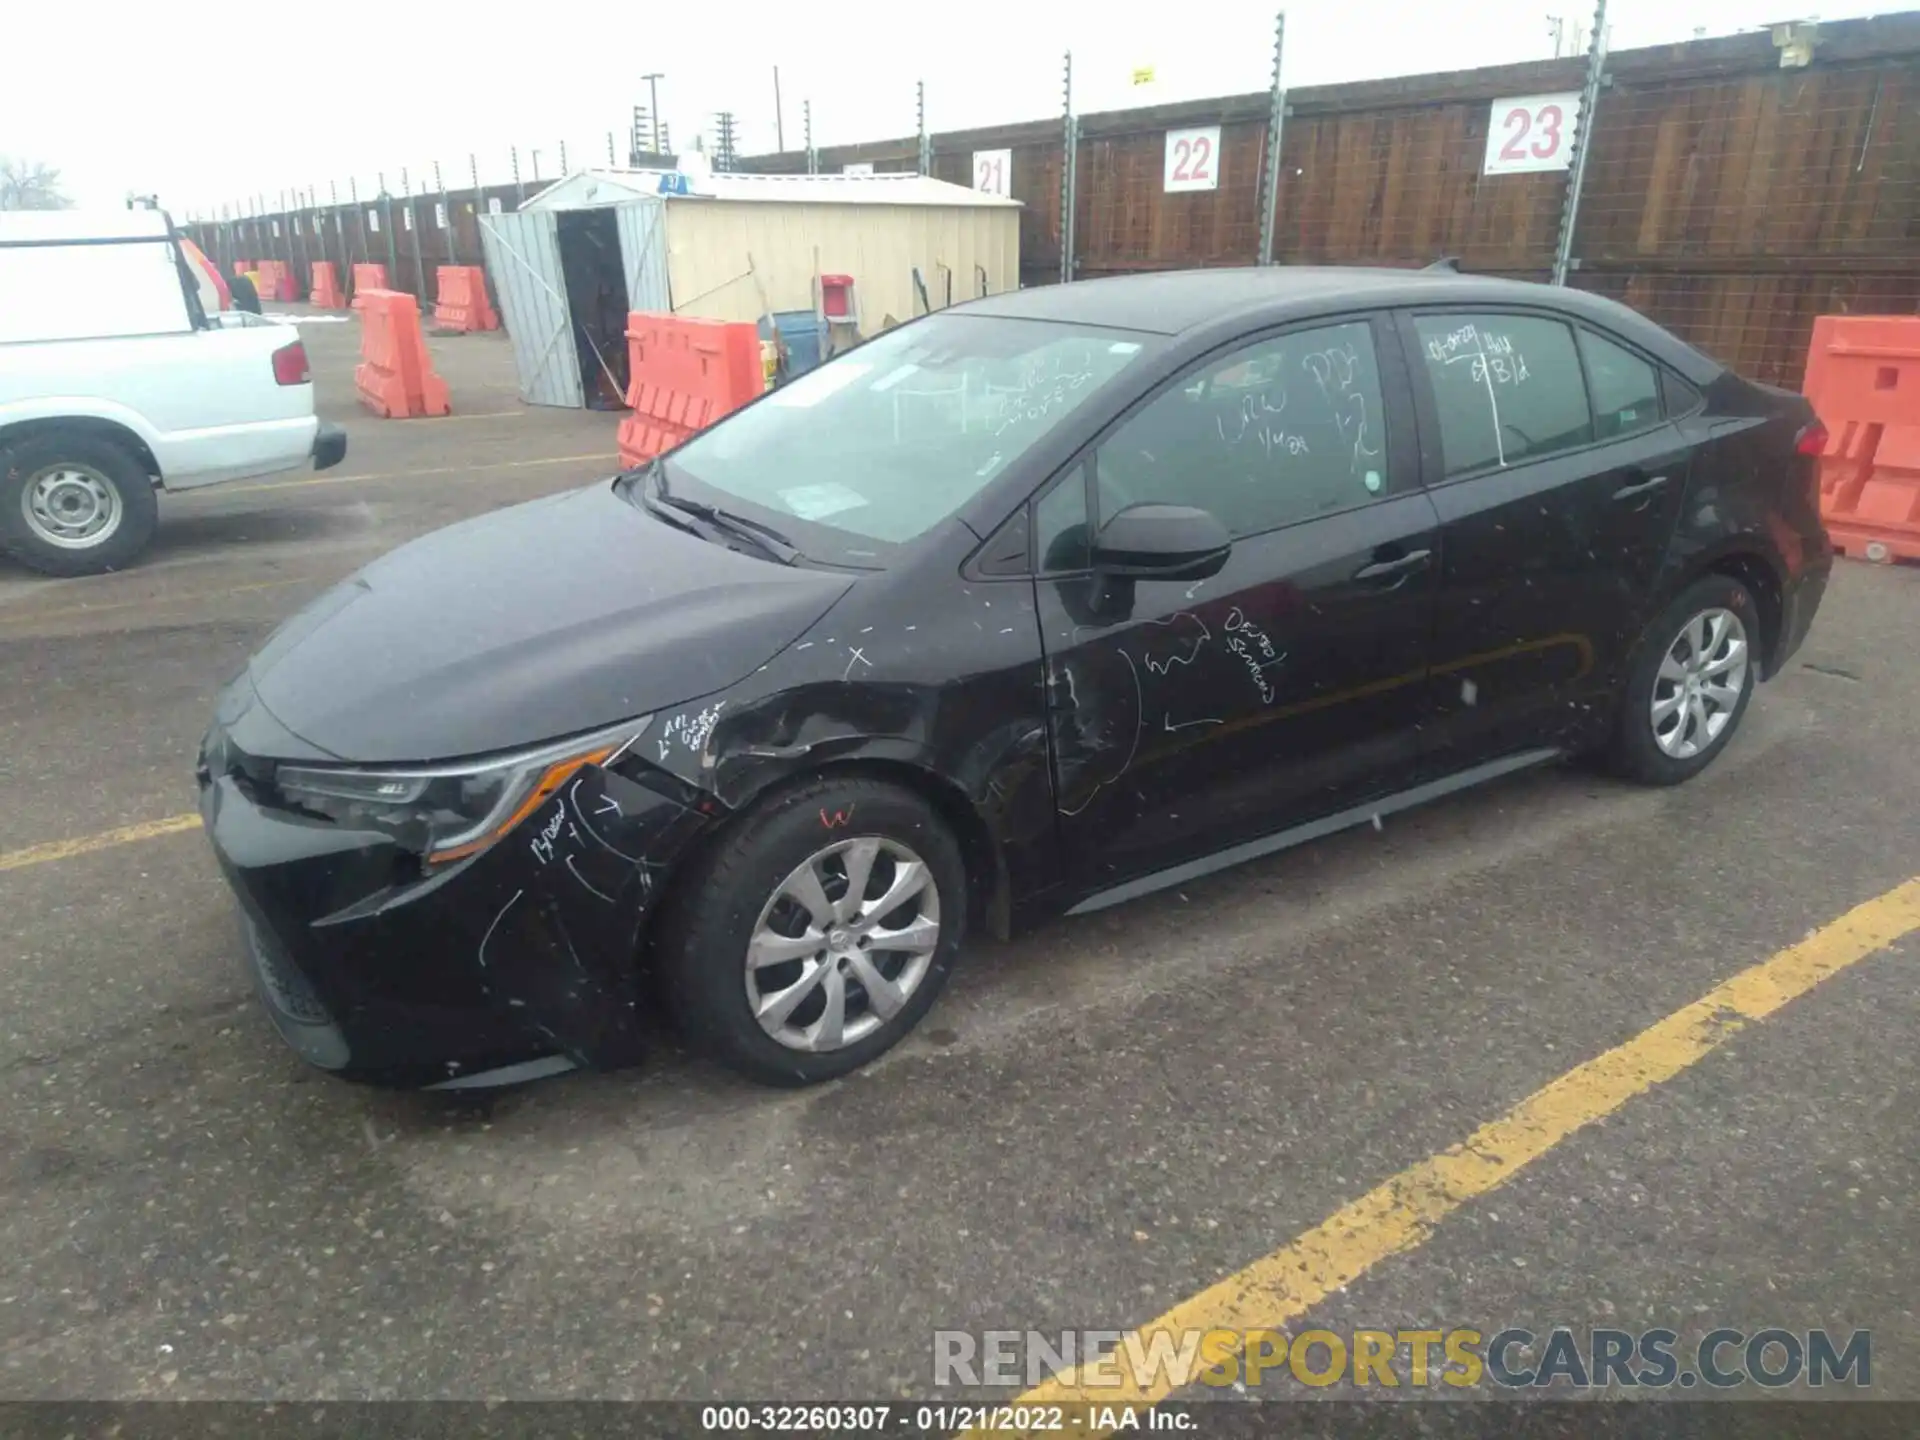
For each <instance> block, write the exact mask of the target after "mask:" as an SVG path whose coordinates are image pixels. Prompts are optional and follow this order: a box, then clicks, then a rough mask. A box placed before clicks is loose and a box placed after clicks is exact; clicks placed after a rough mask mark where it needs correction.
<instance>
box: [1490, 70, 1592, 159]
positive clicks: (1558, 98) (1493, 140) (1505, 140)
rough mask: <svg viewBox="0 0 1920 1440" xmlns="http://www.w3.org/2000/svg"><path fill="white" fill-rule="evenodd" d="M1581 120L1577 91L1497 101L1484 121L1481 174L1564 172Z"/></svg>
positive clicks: (1571, 156) (1522, 96)
mask: <svg viewBox="0 0 1920 1440" xmlns="http://www.w3.org/2000/svg"><path fill="white" fill-rule="evenodd" d="M1579 121H1580V92H1579V91H1578V90H1570V91H1568V92H1567V93H1566V94H1564V95H1520V96H1516V97H1514V98H1512V99H1508V100H1496V101H1494V102H1493V108H1492V110H1491V111H1490V112H1489V114H1488V118H1487V159H1486V164H1485V165H1484V166H1483V167H1482V168H1481V173H1482V174H1484V175H1525V174H1530V173H1535V172H1538V171H1542V170H1565V169H1566V168H1567V166H1568V165H1569V164H1571V163H1572V160H1573V137H1574V132H1575V130H1576V129H1577V128H1578V125H1579Z"/></svg>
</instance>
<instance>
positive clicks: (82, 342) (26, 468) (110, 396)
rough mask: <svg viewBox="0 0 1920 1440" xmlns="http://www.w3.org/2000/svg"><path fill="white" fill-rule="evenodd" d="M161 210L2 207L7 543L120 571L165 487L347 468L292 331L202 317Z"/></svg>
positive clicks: (31, 557) (2, 524) (15, 549)
mask: <svg viewBox="0 0 1920 1440" xmlns="http://www.w3.org/2000/svg"><path fill="white" fill-rule="evenodd" d="M193 264H194V262H192V261H191V260H189V259H188V258H187V257H186V256H185V254H183V252H182V251H181V248H180V246H179V244H178V243H177V241H176V237H175V233H174V230H173V225H172V222H171V221H170V220H168V218H167V216H166V214H165V213H164V212H162V211H157V210H125V211H118V210H114V211H97V212H92V213H89V212H85V211H71V210H55V211H9V212H0V550H3V551H5V552H6V553H7V554H9V555H11V556H12V557H14V558H15V559H16V560H19V561H20V562H22V563H23V564H26V565H29V566H31V567H32V568H34V569H35V570H39V571H42V572H44V573H46V574H49V575H92V574H98V573H100V572H102V571H107V570H117V569H119V568H121V567H122V566H124V565H126V564H127V563H128V562H129V561H131V560H132V559H133V558H134V556H136V555H138V554H139V553H140V551H141V550H143V549H144V548H146V545H147V542H148V541H149V540H151V539H152V538H153V532H154V528H155V526H156V525H157V523H158V521H159V514H160V511H159V499H158V495H157V492H158V491H159V490H162V489H164V490H186V489H190V488H193V487H196V486H200V485H212V484H216V483H218V482H219V481H222V480H237V479H240V478H242V477H244V476H249V475H266V474H271V473H273V472H275V471H279V470H293V469H298V468H301V467H303V466H306V465H309V464H311V465H312V466H313V467H314V468H315V469H322V470H323V469H325V468H327V467H328V466H329V465H337V464H339V463H340V461H341V459H342V458H344V457H345V455H346V451H347V437H346V432H345V431H343V430H341V429H340V427H339V426H337V425H330V424H323V423H322V422H321V421H319V420H318V419H316V418H315V416H314V413H313V383H312V380H311V379H310V378H309V376H308V373H307V352H306V347H305V346H304V345H302V344H301V343H300V337H299V333H298V332H297V331H296V330H295V329H294V328H293V327H292V326H291V325H286V324H282V323H279V322H277V321H274V320H271V319H266V318H262V317H260V316H257V315H248V314H245V313H243V312H240V311H233V310H229V311H225V312H222V313H214V314H209V313H208V312H207V309H206V307H205V306H204V305H203V303H202V300H201V292H202V286H201V285H200V283H199V277H198V275H197V274H196V272H195V270H194V268H193Z"/></svg>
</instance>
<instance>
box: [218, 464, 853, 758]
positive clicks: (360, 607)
mask: <svg viewBox="0 0 1920 1440" xmlns="http://www.w3.org/2000/svg"><path fill="white" fill-rule="evenodd" d="M852 584H853V578H852V577H851V576H848V575H846V574H844V573H840V572H836V571H824V570H809V569H802V568H799V567H795V566H785V565H778V564H774V563H772V562H770V561H766V560H763V559H760V558H759V557H757V556H753V555H747V554H742V553H740V552H738V551H734V550H729V549H727V548H726V547H724V546H721V545H716V544H710V543H708V542H707V541H705V540H702V539H700V538H699V537H698V536H695V535H690V534H688V533H686V532H685V531H682V530H678V529H675V528H674V527H673V526H670V525H667V524H665V523H663V522H661V521H659V520H657V519H655V518H653V517H652V516H651V515H649V514H647V513H646V512H644V511H642V510H640V509H637V508H636V507H634V506H633V505H632V504H630V503H629V502H628V501H627V500H626V499H625V498H624V497H623V496H621V495H619V494H618V493H616V492H615V490H614V487H613V485H612V484H610V483H603V484H599V485H595V486H593V487H591V488H589V489H586V490H578V491H573V492H570V493H567V494H562V495H557V496H552V497H550V498H548V499H545V500H536V501H533V502H531V503H529V504H525V505H518V506H514V507H513V508H511V509H507V510H500V511H495V512H494V513H492V514H489V515H483V516H480V517H478V518H477V519H473V520H468V521H463V522H462V523H460V524H457V525H452V526H449V527H448V528H447V529H444V530H439V531H435V532H434V533H433V534H430V535H426V536H423V537H421V538H420V539H418V540H415V541H413V542H411V543H410V544H407V545H403V546H401V547H400V548H399V549H398V550H395V551H393V552H392V553H391V554H389V555H386V556H383V557H382V558H381V559H379V560H376V561H375V562H374V563H373V564H371V565H369V566H367V567H366V568H365V569H364V570H362V571H360V572H359V573H358V574H357V575H355V576H353V577H352V578H351V579H349V580H347V581H345V582H344V583H343V584H340V585H338V586H336V587H334V588H333V589H332V590H330V591H328V592H327V593H326V594H325V595H322V596H321V597H320V598H319V599H318V600H316V601H314V602H313V604H311V605H309V606H308V607H307V608H306V609H304V610H302V611H301V612H300V613H298V614H297V615H295V616H294V617H293V618H292V619H290V620H289V621H287V623H286V624H285V625H283V626H281V628H280V629H279V630H278V631H276V632H275V633H274V635H273V636H272V638H270V639H269V640H268V642H267V644H266V646H265V647H264V648H263V649H262V650H261V651H260V653H259V654H257V655H256V656H254V658H253V660H252V661H251V662H250V664H249V666H248V672H247V673H248V676H249V678H250V679H251V680H252V682H253V686H254V688H255V689H256V691H257V692H258V695H259V699H260V703H261V704H262V705H264V706H265V707H266V708H267V710H268V711H269V712H270V713H271V714H272V715H273V717H274V718H275V719H276V720H278V721H279V722H280V724H281V725H283V726H284V727H285V728H286V729H287V730H289V731H291V732H292V733H293V734H294V735H295V736H298V737H299V738H300V739H301V740H303V741H305V742H306V743H307V744H309V745H312V746H314V747H316V748H318V749H320V750H323V751H325V752H327V753H328V754H331V755H333V756H336V757H338V758H340V759H343V760H353V761H361V762H396V761H401V762H404V761H426V760H444V759H453V758H457V757H461V756H467V755H478V754H484V753H487V752H489V751H494V750H508V749H512V748H514V747H516V746H522V745H529V744H533V743H536V742H539V741H542V740H548V739H552V738H555V737H558V736H562V735H567V734H571V733H574V732H577V731H582V730H591V729H596V728H598V727H601V726H604V725H612V724H616V723H618V722H619V721H621V720H625V719H628V718H630V717H632V716H636V715H640V714H644V713H646V712H649V711H652V710H656V709H659V708H661V707H663V706H668V705H673V704H677V703H679V702H681V701H684V700H691V699H695V698H698V697H699V696H702V695H706V694H709V693H711V692H712V691H715V690H720V689H723V688H725V687H726V686H728V685H731V684H733V683H734V682H735V681H737V680H739V679H741V678H742V677H744V676H746V675H748V674H749V673H751V672H752V671H753V670H754V669H755V668H756V667H758V666H760V665H761V664H764V663H765V662H766V661H767V660H768V659H770V658H771V657H772V656H774V655H775V654H778V653H779V651H780V650H781V649H782V648H784V647H785V646H786V645H788V644H790V643H791V642H792V641H793V640H794V639H795V637H797V636H798V635H799V634H800V633H801V632H802V631H804V630H805V629H806V628H807V627H808V626H809V625H811V624H812V623H813V622H814V621H815V620H817V619H818V618H819V617H820V616H821V615H823V614H825V613H826V611H827V610H828V608H829V607H831V606H832V605H833V603H834V602H835V601H836V600H838V599H839V598H840V597H841V596H842V595H844V594H845V593H846V592H847V590H848V588H849V587H850V586H851V585H852Z"/></svg>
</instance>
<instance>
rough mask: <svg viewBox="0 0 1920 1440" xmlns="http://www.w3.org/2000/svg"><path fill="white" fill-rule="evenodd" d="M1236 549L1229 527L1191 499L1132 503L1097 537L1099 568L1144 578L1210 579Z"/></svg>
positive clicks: (1095, 557)
mask: <svg viewBox="0 0 1920 1440" xmlns="http://www.w3.org/2000/svg"><path fill="white" fill-rule="evenodd" d="M1232 553H1233V537H1232V536H1230V535H1229V534H1227V527H1226V526H1224V525H1222V524H1221V523H1220V522H1219V521H1218V520H1216V519H1215V518H1214V517H1213V515H1212V514H1211V513H1209V512H1208V511H1205V510H1199V509H1196V508H1194V507H1193V506H1191V505H1129V506H1128V507H1127V508H1126V509H1124V510H1122V511H1120V512H1119V513H1118V514H1117V515H1115V516H1114V517H1113V518H1112V519H1110V520H1108V521H1107V523H1106V524H1105V525H1103V526H1101V527H1100V533H1099V534H1098V535H1096V536H1095V537H1094V541H1093V565H1094V568H1095V569H1096V570H1098V571H1100V572H1101V573H1102V574H1103V575H1112V576H1120V577H1133V578H1138V579H1142V580H1205V579H1207V578H1208V577H1209V576H1213V575H1218V574H1219V573H1220V570H1221V567H1222V566H1224V565H1225V564H1226V563H1227V556H1228V555H1230V554H1232Z"/></svg>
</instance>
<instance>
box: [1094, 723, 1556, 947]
mask: <svg viewBox="0 0 1920 1440" xmlns="http://www.w3.org/2000/svg"><path fill="white" fill-rule="evenodd" d="M1559 758H1560V751H1559V750H1558V749H1555V748H1549V749H1544V750H1523V751H1521V752H1520V753H1519V754H1517V755H1508V756H1505V757H1503V758H1502V759H1499V760H1489V761H1487V763H1486V764H1484V765H1475V766H1474V767H1473V768H1472V769H1471V770H1462V771H1460V772H1459V773H1458V774H1456V775H1448V776H1445V777H1444V778H1442V779H1439V780H1430V781H1428V782H1427V783H1426V784H1424V785H1416V786H1414V787H1413V788H1412V789H1411V790H1402V791H1401V792H1400V793H1399V794H1397V795H1387V796H1383V797H1382V798H1380V799H1379V800H1376V801H1373V802H1372V803H1370V804H1366V805H1356V806H1354V807H1353V808H1352V809H1351V810H1342V811H1340V812H1339V813H1337V814H1334V815H1325V816H1322V817H1321V818H1320V819H1318V820H1309V821H1308V822H1307V823H1306V824H1304V825H1296V826H1294V827H1293V828H1292V829H1291V830H1282V831H1280V832H1279V833H1278V834H1274V835H1266V836H1263V837H1261V838H1260V839H1258V840H1249V841H1247V842H1246V843H1245V844H1244V845H1235V846H1232V847H1231V848H1230V849H1226V850H1221V851H1218V852H1216V853H1215V854H1212V855H1207V856H1203V857H1202V858H1201V859H1198V860H1189V861H1187V862H1186V863H1185V864H1184V865H1175V866H1174V867H1173V868H1172V869H1170V870H1157V871H1155V872H1154V873H1153V874H1151V875H1142V876H1141V877H1140V878H1139V879H1137V880H1129V881H1127V882H1126V883H1125V884H1124V885H1115V886H1114V887H1113V888H1112V889H1110V890H1099V891H1096V892H1095V893H1093V894H1092V895H1089V896H1088V897H1087V898H1086V899H1084V900H1082V901H1081V902H1080V903H1079V904H1078V905H1075V906H1074V907H1073V908H1072V909H1071V910H1069V911H1067V914H1069V915H1087V914H1091V913H1092V912H1093V911H1095V910H1105V909H1106V908H1107V907H1108V906H1110V905H1121V904H1124V903H1125V902H1127V901H1128V900H1136V899H1138V898H1139V897H1140V896H1142V895H1151V894H1153V892H1154V891H1156V890H1165V889H1167V888H1168V887H1169V886H1173V885H1184V884H1185V883H1186V882H1187V881H1189V880H1195V879H1198V878H1199V877H1200V876H1202V875H1211V874H1212V873H1213V872H1214V871H1216V870H1225V869H1227V868H1228V867H1229V866H1232V865H1239V864H1241V863H1243V862H1244V861H1247V860H1257V859H1259V858H1260V857H1261V856H1262V855H1272V854H1274V853H1276V852H1277V851H1281V850H1291V849H1292V848H1293V847H1294V846H1296V845H1304V844H1306V842H1307V841H1309V840H1318V839H1319V838H1320V837H1321V836H1323V835H1332V834H1334V833H1335V832H1336V831H1340V830H1350V829H1352V828H1353V827H1354V826H1356V825H1365V824H1366V823H1367V822H1368V821H1370V820H1372V819H1373V818H1374V816H1376V815H1392V814H1394V813H1395V812H1396V811H1400V810H1411V809H1412V808H1413V807H1414V806H1416V805H1424V804H1426V803H1427V801H1429V800H1438V799H1439V798H1440V797H1441V796H1443V795H1451V794H1453V793H1454V792H1455V791H1459V790H1471V789H1472V788H1473V787H1474V786H1476V785H1484V784H1485V783H1486V782H1487V781H1489V780H1496V779H1498V778H1499V777H1500V776H1502V775H1511V774H1512V773H1513V772H1514V771H1516V770H1529V769H1532V768H1533V767H1534V766H1536V765H1544V764H1546V763H1547V761H1549V760H1557V759H1559Z"/></svg>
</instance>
